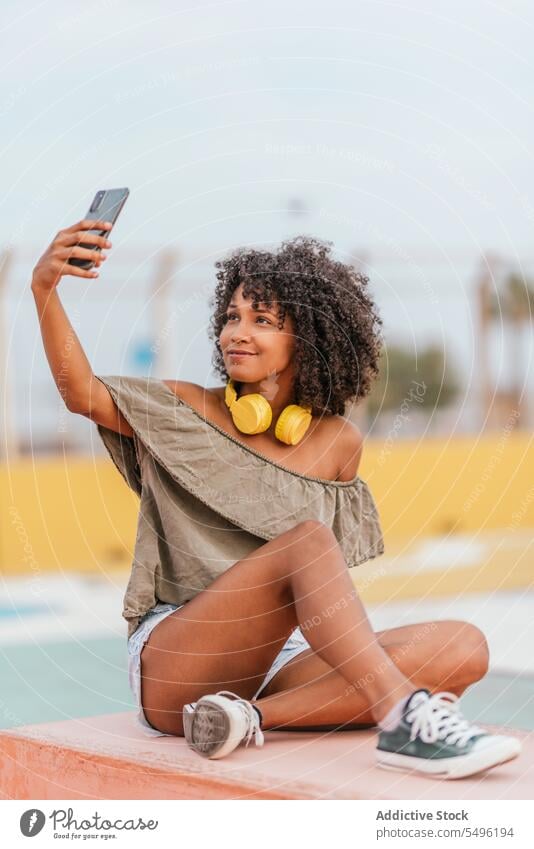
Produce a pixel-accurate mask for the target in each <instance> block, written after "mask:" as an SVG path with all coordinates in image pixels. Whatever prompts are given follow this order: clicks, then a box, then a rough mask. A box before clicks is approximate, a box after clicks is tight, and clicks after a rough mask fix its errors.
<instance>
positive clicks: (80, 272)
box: [54, 259, 98, 277]
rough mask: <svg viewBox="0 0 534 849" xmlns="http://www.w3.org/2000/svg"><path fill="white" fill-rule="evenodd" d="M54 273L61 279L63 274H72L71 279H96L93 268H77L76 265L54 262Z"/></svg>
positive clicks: (59, 261) (96, 274) (96, 273)
mask: <svg viewBox="0 0 534 849" xmlns="http://www.w3.org/2000/svg"><path fill="white" fill-rule="evenodd" d="M54 265H55V267H56V271H57V273H58V274H60V275H61V276H62V277H63V276H64V275H65V274H72V276H73V277H98V271H96V270H95V269H94V268H78V266H77V265H71V264H70V263H69V262H66V261H65V262H61V260H59V259H58V260H56V262H55V263H54Z"/></svg>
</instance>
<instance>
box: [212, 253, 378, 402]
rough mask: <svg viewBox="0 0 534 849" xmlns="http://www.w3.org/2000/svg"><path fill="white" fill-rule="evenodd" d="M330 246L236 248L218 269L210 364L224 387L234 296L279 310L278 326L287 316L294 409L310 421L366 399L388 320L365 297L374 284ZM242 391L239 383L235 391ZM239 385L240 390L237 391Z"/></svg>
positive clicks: (255, 304) (374, 373)
mask: <svg viewBox="0 0 534 849" xmlns="http://www.w3.org/2000/svg"><path fill="white" fill-rule="evenodd" d="M331 245H332V242H327V241H324V240H321V239H317V238H314V237H311V236H296V237H295V238H293V239H287V240H285V241H283V242H282V243H281V245H280V247H279V249H278V250H277V251H276V252H269V251H263V250H256V249H250V248H237V249H236V250H234V251H233V252H232V253H231V254H230V255H229V256H227V257H226V258H224V259H222V260H219V261H217V262H216V263H215V268H216V269H218V271H217V273H216V277H217V281H218V282H217V284H216V287H215V293H214V295H213V297H212V298H211V299H210V308H212V309H213V314H212V318H211V322H210V328H209V337H210V339H212V340H213V341H214V343H215V350H214V352H213V357H212V364H213V367H214V369H215V371H216V373H217V374H219V375H220V376H221V377H222V378H223V380H224V381H225V382H227V381H228V379H229V375H228V372H227V371H226V367H225V365H224V359H223V355H222V350H221V346H220V341H219V336H220V334H221V331H222V329H223V327H224V325H225V324H226V321H227V317H226V310H227V308H228V305H229V304H230V301H231V298H232V294H233V293H234V291H235V290H236V289H237V287H238V286H239V285H240V284H241V283H242V284H243V297H245V298H252V299H253V308H254V309H257V308H258V306H259V304H260V303H262V302H263V303H265V304H266V305H267V306H268V307H270V308H272V307H273V302H274V301H276V302H277V304H278V328H279V329H280V330H281V329H282V328H283V325H284V320H285V316H286V312H287V313H289V315H290V316H291V318H292V320H293V326H294V332H295V343H296V344H295V356H294V365H295V380H294V385H293V394H294V403H296V404H301V405H309V406H310V407H311V409H312V415H314V416H317V415H343V414H344V413H345V405H346V403H347V401H349V400H354V401H357V400H359V399H360V398H364V397H365V396H366V395H367V394H368V393H369V392H370V390H371V385H372V382H373V380H374V379H375V377H376V376H377V375H378V360H379V356H380V350H381V346H382V338H381V333H380V326H381V325H382V319H381V318H380V316H379V315H378V313H377V310H376V306H375V303H374V302H373V300H372V298H371V296H370V295H369V293H368V292H367V291H366V287H367V284H368V282H369V278H368V277H365V276H363V275H362V274H361V273H360V272H358V271H356V269H355V268H354V266H352V265H350V264H345V263H342V262H337V261H336V260H334V259H333V257H332V256H331ZM237 386H238V385H237ZM237 386H236V388H237Z"/></svg>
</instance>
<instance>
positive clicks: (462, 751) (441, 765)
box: [376, 688, 521, 778]
mask: <svg viewBox="0 0 534 849" xmlns="http://www.w3.org/2000/svg"><path fill="white" fill-rule="evenodd" d="M457 702H458V696H456V695H455V694H454V693H447V692H442V693H435V694H434V695H431V694H430V692H429V691H428V690H427V689H424V688H423V689H420V690H415V691H414V692H413V693H412V695H411V696H410V698H409V700H408V702H407V703H406V705H405V707H404V710H403V715H402V719H401V721H400V722H399V724H398V725H397V727H396V728H395V729H393V731H384V730H381V731H380V732H379V735H378V746H377V750H376V751H377V762H378V766H381V767H384V768H385V769H394V770H402V771H410V772H412V771H413V772H420V773H423V774H425V775H433V776H435V777H436V778H464V777H466V776H468V775H473V774H474V773H476V772H482V771H483V770H485V769H489V768H490V767H493V766H497V764H501V763H504V762H505V761H509V760H511V759H512V758H516V757H517V756H518V754H519V753H520V751H521V743H520V741H519V740H517V739H516V738H515V737H508V736H505V735H502V734H490V733H488V732H487V731H484V729H483V728H479V727H478V726H476V725H470V724H469V722H468V721H467V719H464V717H463V716H462V714H461V712H460V709H459V707H458V704H457Z"/></svg>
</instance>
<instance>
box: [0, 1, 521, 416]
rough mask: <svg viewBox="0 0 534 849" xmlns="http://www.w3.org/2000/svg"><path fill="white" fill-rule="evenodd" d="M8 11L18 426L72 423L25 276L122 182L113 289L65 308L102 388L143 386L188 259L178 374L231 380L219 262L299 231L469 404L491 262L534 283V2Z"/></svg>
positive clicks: (10, 360)
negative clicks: (164, 258)
mask: <svg viewBox="0 0 534 849" xmlns="http://www.w3.org/2000/svg"><path fill="white" fill-rule="evenodd" d="M2 8H3V23H2V24H1V25H0V26H1V34H0V46H1V50H0V56H1V60H0V61H1V62H2V65H3V73H2V74H0V122H1V127H2V133H1V136H0V153H1V156H0V162H1V173H2V186H3V192H2V197H1V198H0V228H1V241H0V246H1V245H2V244H3V245H4V246H5V247H9V248H10V249H11V250H12V252H13V262H12V266H11V270H10V273H9V278H8V282H7V302H6V303H7V307H6V316H5V318H4V322H5V325H6V326H7V331H5V332H6V342H5V348H6V361H7V371H8V375H9V379H10V383H11V386H12V387H13V389H12V392H13V394H14V396H15V409H16V419H17V427H20V428H22V429H25V430H27V429H28V428H29V427H30V425H31V422H32V416H35V407H36V405H37V402H38V409H39V414H38V417H36V418H34V419H33V426H34V427H35V428H37V429H38V428H39V427H45V428H46V427H51V426H53V422H54V421H55V418H56V416H57V412H58V409H57V404H56V403H55V401H54V398H55V396H54V393H56V394H57V391H56V389H55V386H54V384H53V381H52V378H51V375H50V373H49V372H48V369H47V363H46V359H45V357H44V353H43V350H42V345H41V342H40V336H39V331H38V325H37V321H36V316H35V314H34V313H35V310H34V307H33V302H32V298H31V292H30V291H29V283H30V280H31V270H32V267H33V265H34V264H35V262H36V260H37V258H38V256H39V255H40V253H42V251H43V250H44V249H45V247H46V246H47V244H48V243H49V242H50V240H51V239H52V238H53V236H54V235H55V233H56V232H57V230H58V229H60V228H61V227H64V226H68V225H70V224H72V223H74V221H76V220H78V219H79V218H81V217H83V215H84V213H85V211H86V209H87V208H88V206H89V203H90V201H91V199H92V197H93V195H94V192H95V191H96V190H97V189H100V188H107V187H116V186H128V187H129V189H130V192H131V195H130V198H129V200H128V202H127V205H126V207H125V208H124V211H123V213H122V215H121V218H120V220H119V222H118V224H117V226H116V228H115V231H114V239H113V241H114V247H113V249H112V250H111V251H110V259H109V260H108V262H107V264H106V270H105V274H104V273H102V275H101V277H100V278H99V280H98V281H95V282H89V283H86V282H85V281H84V282H83V283H81V282H80V281H79V280H77V279H75V278H64V280H63V281H62V283H61V285H60V289H59V291H60V295H61V296H62V299H64V303H65V305H66V308H68V309H69V310H71V311H72V312H73V314H75V316H76V318H77V321H78V324H77V326H76V330H77V332H78V333H79V336H80V339H81V341H82V343H83V344H84V347H85V349H86V351H87V353H88V356H89V357H90V360H91V363H92V365H93V369H94V370H95V372H97V373H101V374H106V373H107V374H114V373H118V372H123V373H136V371H137V372H139V369H141V370H142V364H141V365H140V363H139V359H137V360H136V356H135V352H136V350H137V349H138V348H139V346H140V345H142V344H143V340H144V339H145V338H146V337H147V335H148V334H149V333H150V326H151V322H152V318H151V316H152V314H153V313H152V312H151V310H152V307H153V304H151V302H150V296H149V294H150V293H149V286H150V281H151V279H152V278H153V274H154V266H155V263H156V262H157V261H158V257H160V255H161V253H162V252H163V251H165V250H172V251H175V252H176V254H177V256H178V257H179V261H180V264H181V267H180V270H179V272H178V273H177V275H176V277H175V278H173V288H172V293H171V294H170V295H169V297H170V299H171V300H170V301H169V303H171V304H174V305H175V306H176V305H179V304H181V303H184V302H185V303H186V307H185V308H184V309H181V310H180V309H179V310H178V312H177V314H176V321H175V322H174V324H173V326H172V333H171V337H172V338H171V339H170V340H169V346H170V347H169V348H168V351H167V363H168V366H167V367H168V368H171V369H172V370H173V373H172V374H168V375H167V376H169V377H177V378H178V377H180V378H182V379H188V380H195V381H197V382H203V383H205V384H206V385H213V384H214V383H219V382H220V381H218V380H217V379H214V378H213V377H211V378H210V374H209V370H210V345H209V342H208V340H207V337H206V323H207V319H208V312H207V306H206V297H205V293H206V291H207V290H208V289H209V287H210V286H212V285H214V283H215V278H214V269H213V263H214V261H215V260H216V259H217V258H218V257H219V256H220V255H221V254H224V253H225V252H227V251H228V250H230V249H232V248H234V247H236V246H238V245H244V244H255V245H262V246H272V247H274V246H275V245H276V244H277V243H279V242H280V240H281V239H284V238H288V237H290V236H293V235H296V234H297V233H307V234H310V235H315V236H318V237H319V238H323V239H327V240H331V241H332V242H333V246H334V249H335V251H336V252H337V254H338V255H339V258H342V259H343V258H345V259H349V258H355V259H356V260H357V261H358V262H359V263H360V264H361V265H362V267H363V268H364V269H365V271H366V273H367V274H368V275H369V277H370V280H371V284H370V285H371V286H372V291H373V293H374V294H375V296H376V298H377V301H378V303H379V305H380V309H381V311H382V314H383V317H384V320H385V331H386V336H387V339H389V340H391V341H396V340H401V341H403V342H404V343H405V344H407V345H408V346H411V347H412V348H413V349H414V350H415V349H417V348H418V347H420V346H422V345H424V344H427V343H429V342H430V341H433V342H438V343H439V344H440V345H442V346H443V348H444V350H446V351H447V356H448V357H449V359H450V361H451V362H454V364H455V365H456V366H457V367H458V368H459V369H460V370H461V371H462V373H463V375H464V384H465V393H466V396H467V394H468V393H469V392H470V391H472V389H473V386H474V382H475V381H476V365H477V364H476V352H475V345H474V322H475V320H476V317H475V315H474V302H473V287H474V284H475V281H476V277H477V274H478V273H479V268H480V262H481V257H482V256H483V255H484V254H485V253H486V252H488V251H490V252H492V253H493V254H495V255H496V256H497V257H499V262H500V263H501V266H502V267H503V268H504V269H519V270H520V271H521V272H522V273H524V274H530V273H533V274H534V250H533V248H532V229H533V225H534V196H533V191H532V189H533V169H532V161H531V160H532V150H533V141H534V121H533V115H532V109H533V106H532V104H533V99H532V79H533V74H532V60H531V59H530V58H529V57H530V56H531V55H532V48H531V45H532V41H533V34H534V8H533V7H532V6H531V4H529V3H527V2H515V0H511V2H507V3H506V4H504V3H501V4H498V3H491V2H480V1H479V0H474V2H469V3H465V2H456V0H449V1H448V2H439V0H438V2H435V0H433V2H432V3H430V4H429V3H428V2H422V0H414V1H413V2H409V3H404V2H381V0H373V2H361V0H351V1H350V2H349V0H343V2H339V0H332V2H329V3H324V2H316V0H312V2H308V1H307V0H306V2H305V0H294V1H293V2H289V3H288V2H287V0H285V2H279V0H273V2H269V3H266V2H202V0H200V2H196V1H195V2H192V0H191V1H190V2H188V3H186V2H166V1H165V0H156V2H131V0H130V1H129V2H125V0H95V2H91V3H89V4H88V3H73V2H62V0H58V2H24V0H23V1H22V2H21V0H17V2H10V0H4V3H3V4H2ZM295 201H297V202H298V204H300V206H301V210H302V211H301V212H300V214H297V213H296V212H295V211H293V212H292V211H291V210H292V209H293V210H294V206H295ZM497 282H498V281H497ZM206 287H207V288H206ZM199 293H201V294H199ZM29 343H30V344H29ZM499 350H500V349H499V346H498V345H496V347H495V351H499ZM529 350H531V348H530V349H529ZM495 356H496V359H495V364H494V367H495V369H496V374H498V373H499V371H500V369H501V358H500V355H499V354H496V355H495ZM531 363H532V356H531V354H529V359H528V364H527V366H528V367H527V366H526V367H525V370H526V376H527V378H528V379H530V377H531V372H532V369H531ZM503 368H504V367H503ZM527 372H528V374H527ZM529 375H530V377H529ZM28 388H30V389H31V392H32V393H33V394H32V395H31V399H32V400H30V401H29V400H28V399H29V393H28Z"/></svg>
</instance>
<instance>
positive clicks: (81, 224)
mask: <svg viewBox="0 0 534 849" xmlns="http://www.w3.org/2000/svg"><path fill="white" fill-rule="evenodd" d="M112 226H113V225H112V223H111V221H92V220H91V219H90V218H82V220H81V221H77V222H76V224H72V225H71V226H70V227H64V228H63V230H60V231H59V233H74V232H76V230H111V228H112ZM59 233H58V235H59Z"/></svg>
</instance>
